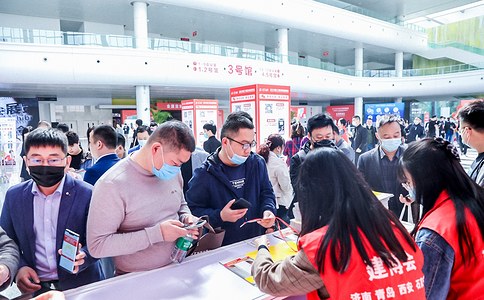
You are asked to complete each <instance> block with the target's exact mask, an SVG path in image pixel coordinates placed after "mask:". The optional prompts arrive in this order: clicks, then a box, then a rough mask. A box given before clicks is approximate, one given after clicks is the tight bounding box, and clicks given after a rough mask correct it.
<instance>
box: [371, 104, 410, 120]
mask: <svg viewBox="0 0 484 300" xmlns="http://www.w3.org/2000/svg"><path fill="white" fill-rule="evenodd" d="M386 114H394V115H397V116H399V117H400V118H402V119H403V118H404V116H405V103H375V104H365V119H364V120H365V121H366V119H368V117H372V119H373V122H376V121H377V120H378V119H379V116H381V115H386ZM362 122H364V121H363V120H362Z"/></svg>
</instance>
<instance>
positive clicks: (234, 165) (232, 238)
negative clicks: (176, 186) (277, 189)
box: [187, 111, 276, 245]
mask: <svg viewBox="0 0 484 300" xmlns="http://www.w3.org/2000/svg"><path fill="white" fill-rule="evenodd" d="M254 135H255V132H254V124H253V122H252V117H251V116H250V115H249V114H248V113H246V112H242V111H237V112H234V113H231V114H230V115H229V116H228V117H227V120H226V121H225V123H224V125H223V126H222V130H221V134H220V137H221V139H222V140H221V141H222V147H220V148H219V150H218V151H216V152H214V153H212V154H211V155H210V156H209V157H208V158H207V160H206V161H205V163H204V164H203V166H202V167H200V168H198V169H196V170H195V172H194V173H193V178H192V180H190V182H189V183H188V186H189V188H188V191H187V202H188V205H189V207H190V209H191V210H192V212H193V213H194V214H195V215H196V216H203V215H208V216H209V222H210V224H211V225H212V227H214V228H216V227H222V228H223V229H225V237H224V240H223V243H222V245H228V244H232V243H236V242H238V241H242V240H245V239H249V238H252V237H255V236H259V235H261V234H264V232H265V229H266V228H269V227H271V226H272V225H273V224H274V221H275V213H276V200H275V195H274V191H273V190H272V185H271V182H270V181H269V175H268V173H267V166H266V163H265V161H264V159H263V158H262V157H261V156H260V155H258V154H255V153H253V152H251V148H252V147H254V146H255V144H256V142H255V141H254ZM240 198H245V199H246V201H242V200H240ZM258 218H263V220H261V221H258V222H257V223H251V224H247V225H245V226H243V227H242V228H241V227H240V226H241V225H242V223H244V222H245V221H249V220H252V219H258Z"/></svg>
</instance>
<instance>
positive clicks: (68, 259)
mask: <svg viewBox="0 0 484 300" xmlns="http://www.w3.org/2000/svg"><path fill="white" fill-rule="evenodd" d="M78 248H79V234H77V233H75V232H73V231H71V230H69V229H66V231H65V232H64V240H63V241H62V250H61V251H60V253H61V258H60V261H59V266H60V267H62V268H63V269H65V270H67V271H68V272H69V273H72V274H74V267H75V265H74V262H75V261H76V255H77V252H78Z"/></svg>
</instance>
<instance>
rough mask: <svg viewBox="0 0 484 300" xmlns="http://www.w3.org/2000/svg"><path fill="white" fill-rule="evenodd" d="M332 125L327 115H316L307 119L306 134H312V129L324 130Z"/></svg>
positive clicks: (331, 120)
mask: <svg viewBox="0 0 484 300" xmlns="http://www.w3.org/2000/svg"><path fill="white" fill-rule="evenodd" d="M332 125H333V119H332V118H331V116H330V115H327V114H317V115H314V116H312V117H311V118H309V120H308V132H309V134H312V133H313V130H314V129H317V128H324V127H328V126H332Z"/></svg>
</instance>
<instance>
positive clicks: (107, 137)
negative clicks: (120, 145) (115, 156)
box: [91, 125, 118, 149]
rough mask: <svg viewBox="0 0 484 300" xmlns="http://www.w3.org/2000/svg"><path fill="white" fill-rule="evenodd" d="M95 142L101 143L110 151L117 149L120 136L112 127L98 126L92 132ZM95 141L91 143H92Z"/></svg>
mask: <svg viewBox="0 0 484 300" xmlns="http://www.w3.org/2000/svg"><path fill="white" fill-rule="evenodd" d="M92 138H93V140H94V141H101V142H102V143H103V144H104V146H106V148H108V149H115V148H116V146H117V139H118V134H117V133H116V130H115V129H114V128H113V126H111V125H97V126H94V129H93V130H92ZM92 142H93V141H91V143H92Z"/></svg>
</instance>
